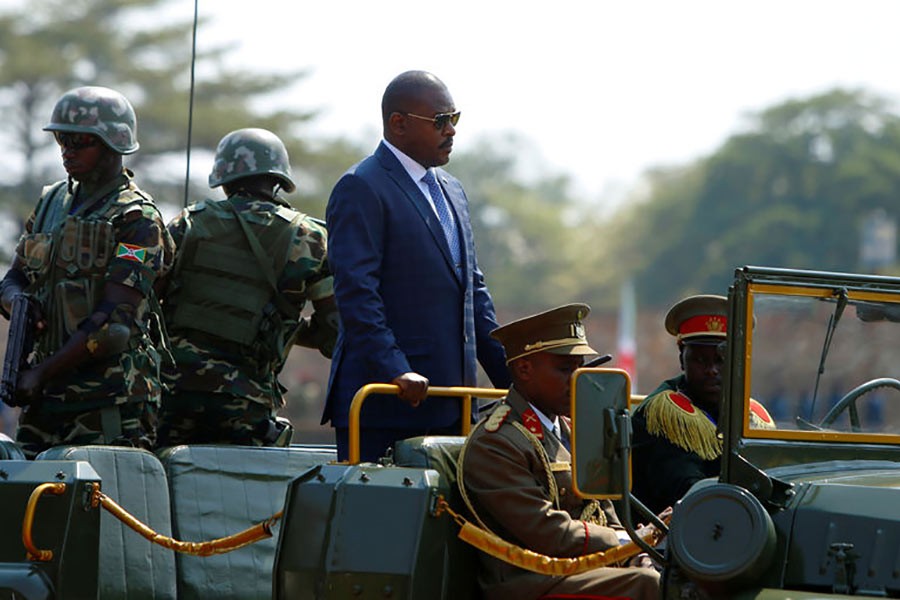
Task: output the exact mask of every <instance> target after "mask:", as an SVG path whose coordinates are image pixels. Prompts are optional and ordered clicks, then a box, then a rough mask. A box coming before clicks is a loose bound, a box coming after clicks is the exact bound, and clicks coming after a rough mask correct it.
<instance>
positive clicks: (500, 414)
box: [484, 404, 512, 433]
mask: <svg viewBox="0 0 900 600" xmlns="http://www.w3.org/2000/svg"><path fill="white" fill-rule="evenodd" d="M511 410H512V407H511V406H510V405H509V404H501V405H500V406H498V407H497V408H495V409H494V412H492V413H491V414H490V416H489V417H488V418H487V421H486V422H485V424H484V430H485V431H490V432H491V433H493V432H495V431H497V430H498V429H500V426H501V425H503V421H505V420H506V417H508V416H509V413H510V411H511Z"/></svg>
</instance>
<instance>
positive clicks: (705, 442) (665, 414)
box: [643, 390, 722, 460]
mask: <svg viewBox="0 0 900 600" xmlns="http://www.w3.org/2000/svg"><path fill="white" fill-rule="evenodd" d="M643 411H644V414H645V415H646V417H647V431H648V432H649V433H651V434H652V435H656V436H662V437H664V438H666V439H667V440H669V441H670V442H672V443H673V444H675V445H676V446H678V447H679V448H682V449H683V450H687V451H688V452H693V453H694V454H696V455H698V456H699V457H700V458H702V459H703V460H714V459H716V458H718V457H719V456H721V454H722V440H721V439H720V438H719V435H718V433H717V432H716V426H715V425H714V424H713V422H712V421H711V420H710V419H709V417H707V416H706V413H704V412H703V411H702V410H700V409H699V408H697V407H696V406H694V403H693V402H691V399H690V398H688V397H687V396H685V395H684V394H682V393H681V392H676V391H673V390H665V391H662V392H660V393H658V394H656V395H654V396H651V397H650V398H648V399H647V400H646V401H645V402H644V407H643Z"/></svg>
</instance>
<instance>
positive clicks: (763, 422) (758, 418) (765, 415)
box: [750, 398, 777, 429]
mask: <svg viewBox="0 0 900 600" xmlns="http://www.w3.org/2000/svg"><path fill="white" fill-rule="evenodd" d="M750 428H751V429H777V427H776V425H775V419H773V418H772V415H770V414H769V411H767V410H766V407H765V406H763V405H762V404H760V403H759V402H758V401H756V400H754V399H753V398H750Z"/></svg>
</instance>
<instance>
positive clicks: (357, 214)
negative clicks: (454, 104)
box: [322, 144, 509, 459]
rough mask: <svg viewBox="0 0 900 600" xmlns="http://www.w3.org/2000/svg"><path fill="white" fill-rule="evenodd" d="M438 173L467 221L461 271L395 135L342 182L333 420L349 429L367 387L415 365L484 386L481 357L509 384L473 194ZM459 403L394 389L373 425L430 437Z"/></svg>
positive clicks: (337, 212) (452, 418)
mask: <svg viewBox="0 0 900 600" xmlns="http://www.w3.org/2000/svg"><path fill="white" fill-rule="evenodd" d="M436 172H437V175H438V181H439V183H440V185H441V188H442V190H443V192H444V196H445V197H446V199H447V201H448V203H449V204H450V207H451V210H452V211H453V212H454V216H455V218H456V222H457V224H458V227H459V234H460V235H459V237H460V243H461V251H462V265H461V266H462V269H461V272H462V277H461V278H460V277H458V276H457V274H456V271H455V269H454V265H453V261H452V259H451V258H450V249H449V246H448V245H447V241H446V236H445V235H444V232H443V230H442V229H441V225H440V223H439V222H438V219H437V215H435V213H434V211H433V209H432V208H431V206H430V205H429V203H428V200H427V199H426V198H425V195H424V194H423V193H422V191H421V190H420V189H419V187H418V186H417V184H416V183H415V182H414V181H413V180H412V179H411V178H410V176H409V174H408V173H407V172H406V170H405V169H404V168H403V166H402V165H401V164H400V162H399V161H398V160H397V157H396V156H394V154H393V153H392V152H391V151H390V149H388V148H387V147H386V146H385V145H384V144H379V146H378V148H377V149H376V150H375V153H374V154H373V155H372V156H370V157H368V158H366V159H365V160H363V161H362V162H360V163H359V164H357V165H355V166H353V167H351V169H350V170H349V171H348V172H347V173H345V174H344V175H343V177H341V179H340V181H338V183H337V185H335V187H334V190H333V191H332V194H331V197H330V198H329V201H328V208H327V211H326V219H327V224H328V233H329V248H328V254H329V264H330V266H331V269H332V272H333V273H334V284H335V297H336V298H337V304H338V309H339V311H340V314H341V330H340V333H339V335H338V341H337V347H336V349H335V352H334V356H333V358H332V365H331V377H330V380H329V386H328V395H327V400H326V405H325V411H324V414H323V417H322V422H323V423H326V422H329V421H330V422H331V423H332V425H333V426H335V427H346V425H347V415H348V409H349V406H350V401H351V400H352V397H353V394H354V393H355V392H356V391H357V390H358V389H359V388H360V387H361V386H362V385H364V384H366V383H373V382H382V383H388V382H390V381H392V380H393V379H394V378H395V377H397V376H398V375H401V374H403V373H407V372H411V371H412V372H416V373H420V374H422V375H424V376H425V377H427V378H428V379H429V381H430V384H431V385H435V386H450V385H475V383H476V375H477V362H480V363H481V365H482V366H483V367H484V369H485V372H486V373H487V374H488V376H489V377H490V379H491V381H492V382H493V383H494V385H495V386H497V387H507V386H508V385H509V375H508V372H507V370H506V364H505V355H504V352H503V348H502V346H501V345H500V344H499V343H498V342H497V341H496V340H494V339H492V338H491V337H490V335H489V333H490V332H491V331H492V330H493V329H494V328H496V327H497V322H496V318H495V316H494V306H493V302H492V300H491V297H490V294H489V293H488V290H487V287H486V285H485V282H484V277H483V275H482V273H481V271H480V270H479V268H478V265H477V261H476V258H475V244H474V240H473V237H472V228H471V225H470V223H469V212H468V199H467V198H466V194H465V192H464V191H463V188H462V185H461V184H460V183H459V181H457V180H456V179H455V178H453V177H452V176H451V175H449V174H448V173H447V172H446V171H443V170H442V169H437V170H436ZM458 406H459V403H458V401H457V400H455V399H449V398H446V399H445V398H429V399H427V400H426V401H425V402H424V403H422V405H421V406H419V407H418V408H411V407H410V406H408V405H407V404H405V403H404V402H402V401H400V400H399V399H397V398H394V397H388V398H378V399H372V400H370V401H368V402H367V404H366V406H365V408H364V409H363V414H362V426H363V428H365V429H368V428H402V429H406V430H408V432H409V435H418V434H420V433H424V432H425V431H427V430H429V429H432V428H435V427H449V426H453V425H454V423H457V422H458V420H459V415H460V413H459V408H458ZM363 458H364V459H365V458H366V457H365V456H364V457H363Z"/></svg>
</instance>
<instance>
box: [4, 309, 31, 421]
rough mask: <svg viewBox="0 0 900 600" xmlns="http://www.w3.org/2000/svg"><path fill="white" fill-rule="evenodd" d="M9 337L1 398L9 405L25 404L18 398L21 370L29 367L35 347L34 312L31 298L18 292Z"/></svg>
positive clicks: (11, 317)
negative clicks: (29, 358) (30, 356)
mask: <svg viewBox="0 0 900 600" xmlns="http://www.w3.org/2000/svg"><path fill="white" fill-rule="evenodd" d="M9 314H10V317H9V338H7V340H6V356H5V357H4V359H3V379H0V400H3V402H5V403H6V404H8V405H9V406H24V405H25V404H27V402H21V401H19V399H18V398H16V388H17V387H18V385H19V372H20V371H22V370H23V369H26V368H28V355H29V354H31V350H32V348H33V347H34V313H33V312H32V310H31V299H30V298H29V297H28V296H27V295H25V294H16V297H15V298H14V299H13V301H12V308H11V309H10V311H9Z"/></svg>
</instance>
